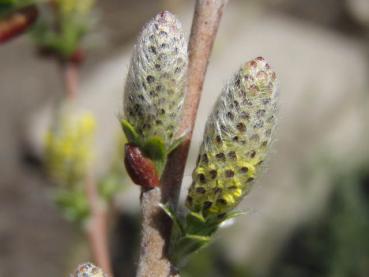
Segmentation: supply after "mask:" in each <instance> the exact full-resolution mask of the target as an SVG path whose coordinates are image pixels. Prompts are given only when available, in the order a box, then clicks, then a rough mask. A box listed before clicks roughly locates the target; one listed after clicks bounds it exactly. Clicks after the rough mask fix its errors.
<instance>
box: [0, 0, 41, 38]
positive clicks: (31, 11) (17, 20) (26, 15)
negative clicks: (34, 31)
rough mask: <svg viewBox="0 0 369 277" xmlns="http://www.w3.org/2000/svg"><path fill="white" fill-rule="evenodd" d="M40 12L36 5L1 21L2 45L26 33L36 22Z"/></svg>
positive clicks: (0, 34)
mask: <svg viewBox="0 0 369 277" xmlns="http://www.w3.org/2000/svg"><path fill="white" fill-rule="evenodd" d="M37 16H38V11H37V8H36V6H35V5H31V6H28V7H24V8H21V9H19V10H17V11H15V12H13V13H11V14H10V15H9V16H7V17H6V18H4V19H2V20H1V21H0V44H1V43H4V42H6V41H8V40H10V39H12V38H14V37H16V36H18V35H20V34H21V33H23V32H24V31H26V30H27V29H28V28H29V27H30V26H31V25H32V24H33V23H34V22H35V20H36V18H37Z"/></svg>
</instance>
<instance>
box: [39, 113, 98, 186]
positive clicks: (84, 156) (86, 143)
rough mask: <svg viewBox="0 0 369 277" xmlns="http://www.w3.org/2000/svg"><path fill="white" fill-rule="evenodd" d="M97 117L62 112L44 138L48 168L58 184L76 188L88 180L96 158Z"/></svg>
mask: <svg viewBox="0 0 369 277" xmlns="http://www.w3.org/2000/svg"><path fill="white" fill-rule="evenodd" d="M95 125H96V122H95V118H94V117H93V115H92V114H90V113H82V114H78V115H76V114H68V113H63V114H62V115H61V116H59V117H58V118H57V122H56V124H55V126H53V128H51V129H50V130H49V131H48V133H47V134H46V137H45V156H46V167H47V170H48V173H49V175H50V176H51V177H52V178H54V179H55V181H56V182H58V183H61V184H64V185H67V184H68V185H73V184H74V183H75V182H76V181H77V182H78V181H80V180H81V179H82V178H84V177H85V175H86V173H87V170H88V167H89V165H90V162H91V161H92V159H93V151H92V146H93V145H92V144H93V139H94V133H95Z"/></svg>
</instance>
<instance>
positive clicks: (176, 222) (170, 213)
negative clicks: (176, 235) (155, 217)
mask: <svg viewBox="0 0 369 277" xmlns="http://www.w3.org/2000/svg"><path fill="white" fill-rule="evenodd" d="M159 207H160V208H162V209H163V211H164V212H165V213H166V214H167V216H169V217H170V219H171V220H172V222H173V223H174V226H175V227H176V228H177V229H178V230H179V231H180V234H181V235H182V236H185V234H186V232H185V229H184V226H183V224H182V222H181V221H180V219H179V218H178V216H177V214H176V213H175V211H174V210H173V209H172V208H171V207H170V206H169V205H164V204H162V203H159Z"/></svg>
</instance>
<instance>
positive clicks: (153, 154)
mask: <svg viewBox="0 0 369 277" xmlns="http://www.w3.org/2000/svg"><path fill="white" fill-rule="evenodd" d="M143 151H144V153H145V154H146V155H147V156H148V157H149V158H150V159H152V160H162V161H163V160H165V159H166V151H165V145H164V141H163V140H162V139H161V138H160V137H151V138H149V139H148V140H147V141H146V142H145V144H144V146H143Z"/></svg>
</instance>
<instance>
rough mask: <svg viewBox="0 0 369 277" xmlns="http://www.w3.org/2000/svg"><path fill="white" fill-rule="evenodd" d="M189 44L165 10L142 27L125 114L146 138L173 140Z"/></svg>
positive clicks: (180, 104) (133, 58)
mask: <svg viewBox="0 0 369 277" xmlns="http://www.w3.org/2000/svg"><path fill="white" fill-rule="evenodd" d="M186 68H187V46H186V41H185V39H184V35H183V31H182V26H181V24H180V22H179V21H178V20H177V19H176V17H175V16H174V15H173V14H171V13H169V12H162V13H160V14H158V15H157V16H156V17H155V18H154V19H152V20H151V21H150V22H149V23H148V24H146V25H145V27H144V28H143V30H142V33H141V35H140V36H139V38H138V41H137V43H136V45H135V48H134V51H133V55H132V59H131V64H130V67H129V72H128V77H127V81H126V86H125V98H124V115H125V118H126V119H127V120H128V122H129V123H130V124H131V125H132V126H133V127H135V129H136V131H137V133H138V134H139V135H140V136H141V137H142V138H143V139H144V140H146V139H149V138H150V137H155V136H156V137H160V138H161V139H162V140H163V142H164V144H165V146H166V147H167V148H169V146H170V145H171V144H172V142H173V138H174V135H175V133H176V131H177V126H178V119H179V117H180V116H181V110H182V104H183V97H184V85H185V74H186Z"/></svg>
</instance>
